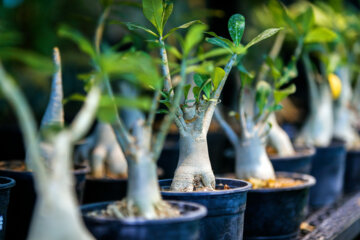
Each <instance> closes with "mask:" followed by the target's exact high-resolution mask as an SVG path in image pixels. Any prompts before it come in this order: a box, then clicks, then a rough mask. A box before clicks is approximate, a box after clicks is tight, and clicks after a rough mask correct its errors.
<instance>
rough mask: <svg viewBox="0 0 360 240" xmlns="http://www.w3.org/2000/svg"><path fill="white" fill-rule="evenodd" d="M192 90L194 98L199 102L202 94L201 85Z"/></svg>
mask: <svg viewBox="0 0 360 240" xmlns="http://www.w3.org/2000/svg"><path fill="white" fill-rule="evenodd" d="M192 91H193V94H194V98H195V99H196V102H198V99H199V94H200V87H198V86H196V87H193V89H192Z"/></svg>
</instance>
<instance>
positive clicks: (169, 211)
mask: <svg viewBox="0 0 360 240" xmlns="http://www.w3.org/2000/svg"><path fill="white" fill-rule="evenodd" d="M153 207H154V209H155V213H156V217H155V218H156V219H161V218H172V217H178V216H180V210H179V209H178V208H176V207H174V206H172V205H170V204H169V203H167V202H165V201H162V200H161V201H158V202H157V203H155V204H154V206H153ZM88 216H93V217H108V218H116V219H123V218H134V217H143V216H142V214H141V212H140V211H139V208H138V207H137V206H136V205H135V204H134V203H133V201H128V200H127V199H124V200H122V201H117V202H114V203H111V204H109V205H108V206H107V208H106V209H103V210H100V211H94V212H90V213H88Z"/></svg>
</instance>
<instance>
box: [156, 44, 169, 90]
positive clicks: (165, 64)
mask: <svg viewBox="0 0 360 240" xmlns="http://www.w3.org/2000/svg"><path fill="white" fill-rule="evenodd" d="M159 43H160V56H161V60H162V64H161V70H162V74H163V76H164V77H165V79H164V90H165V91H170V89H171V88H172V82H171V76H170V69H169V62H168V57H167V53H166V49H165V43H164V41H163V39H162V38H160V39H159ZM170 94H172V93H170Z"/></svg>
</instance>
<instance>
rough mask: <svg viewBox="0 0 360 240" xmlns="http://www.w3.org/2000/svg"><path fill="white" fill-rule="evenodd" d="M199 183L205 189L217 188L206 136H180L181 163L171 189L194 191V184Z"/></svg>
mask: <svg viewBox="0 0 360 240" xmlns="http://www.w3.org/2000/svg"><path fill="white" fill-rule="evenodd" d="M199 181H200V185H202V186H203V187H206V188H209V189H213V188H214V187H215V176H214V173H213V171H212V168H211V163H210V158H209V151H208V145H207V139H206V135H205V134H200V135H191V134H189V135H186V136H182V135H180V155H179V162H178V166H177V168H176V171H175V176H174V179H173V182H172V184H171V189H172V190H173V191H185V192H189V191H193V189H194V184H197V183H196V182H199Z"/></svg>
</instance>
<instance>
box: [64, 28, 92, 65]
mask: <svg viewBox="0 0 360 240" xmlns="http://www.w3.org/2000/svg"><path fill="white" fill-rule="evenodd" d="M58 34H59V36H60V37H64V38H68V39H70V40H72V41H73V42H75V43H76V44H77V45H78V47H79V48H80V49H81V51H83V52H84V53H86V54H88V55H89V56H90V57H91V58H95V55H96V54H95V50H94V48H93V46H92V44H91V43H90V41H89V40H87V39H86V38H85V37H84V36H83V35H82V34H81V33H80V32H79V31H77V30H75V29H72V28H70V27H68V26H65V25H63V26H61V27H60V28H59V30H58Z"/></svg>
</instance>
